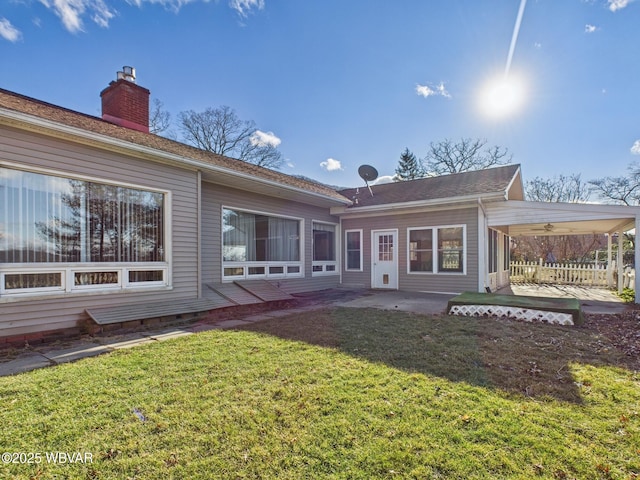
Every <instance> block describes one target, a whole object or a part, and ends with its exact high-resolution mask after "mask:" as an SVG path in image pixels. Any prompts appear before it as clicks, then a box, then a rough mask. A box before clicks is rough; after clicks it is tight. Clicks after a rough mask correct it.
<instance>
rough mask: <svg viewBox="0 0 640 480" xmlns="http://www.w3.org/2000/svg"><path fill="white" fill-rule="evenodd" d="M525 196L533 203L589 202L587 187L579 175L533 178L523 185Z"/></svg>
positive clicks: (589, 192)
mask: <svg viewBox="0 0 640 480" xmlns="http://www.w3.org/2000/svg"><path fill="white" fill-rule="evenodd" d="M525 194H526V196H527V199H528V200H531V201H534V202H569V203H580V202H586V201H587V200H589V196H590V194H591V191H590V189H589V185H588V184H587V183H585V182H583V181H582V179H581V178H580V174H572V175H569V176H566V175H559V176H556V177H553V178H541V177H535V178H534V179H533V180H529V181H528V182H526V183H525Z"/></svg>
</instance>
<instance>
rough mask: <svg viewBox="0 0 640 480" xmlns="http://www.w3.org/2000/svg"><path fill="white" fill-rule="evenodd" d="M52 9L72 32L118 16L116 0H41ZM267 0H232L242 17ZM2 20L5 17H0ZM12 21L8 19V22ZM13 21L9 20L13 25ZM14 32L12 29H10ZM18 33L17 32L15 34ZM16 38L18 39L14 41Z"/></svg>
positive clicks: (179, 3) (182, 0)
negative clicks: (89, 23) (86, 24)
mask: <svg viewBox="0 0 640 480" xmlns="http://www.w3.org/2000/svg"><path fill="white" fill-rule="evenodd" d="M125 1H126V3H128V4H129V5H133V6H136V7H138V8H141V7H143V6H144V5H145V4H151V5H160V6H162V7H164V8H166V9H167V10H170V11H172V12H175V13H178V12H179V11H180V9H181V8H182V7H184V6H185V5H188V4H191V3H198V2H201V3H209V2H210V1H215V0H125ZM39 2H40V3H41V4H42V5H44V6H45V7H46V8H48V9H49V10H51V11H53V12H54V13H55V14H56V15H57V16H58V17H59V18H60V20H61V21H62V24H63V25H64V28H66V29H67V30H68V31H69V32H71V33H77V32H81V31H83V28H84V20H85V19H86V18H87V17H88V18H90V19H91V20H92V21H93V22H94V23H96V24H97V25H99V26H100V27H103V28H107V27H108V26H109V22H110V21H111V20H112V19H113V18H114V17H115V16H116V15H117V13H118V12H117V10H116V9H115V7H113V6H112V5H113V4H114V3H116V2H115V0H39ZM264 6H265V0H229V8H232V9H233V10H235V11H236V12H238V14H239V15H240V16H242V17H246V16H247V15H248V14H250V13H251V11H253V10H262V9H264ZM0 20H2V19H0ZM7 22H8V21H7ZM10 25H11V24H10V23H9V26H10ZM7 28H8V27H7V25H6V24H5V23H4V22H3V23H2V24H0V35H2V36H3V37H5V38H7V35H8V34H7V33H6V29H7ZM9 32H11V30H9ZM18 33H19V32H18ZM14 35H15V34H14ZM11 41H14V40H11Z"/></svg>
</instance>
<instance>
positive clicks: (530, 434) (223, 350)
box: [0, 308, 640, 480]
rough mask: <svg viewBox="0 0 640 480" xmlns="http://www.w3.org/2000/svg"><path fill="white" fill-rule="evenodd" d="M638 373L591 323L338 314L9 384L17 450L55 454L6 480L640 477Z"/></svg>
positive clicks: (36, 374) (105, 359)
mask: <svg viewBox="0 0 640 480" xmlns="http://www.w3.org/2000/svg"><path fill="white" fill-rule="evenodd" d="M634 368H636V364H632V363H629V359H628V358H627V357H625V356H624V355H622V354H620V353H619V352H618V351H617V350H616V349H615V348H614V347H612V346H611V345H610V344H609V343H608V342H607V340H606V338H604V337H600V336H597V335H596V334H594V333H593V332H591V331H588V330H586V329H584V328H581V327H560V326H551V325H536V324H525V323H518V322H509V321H500V320H488V319H481V320H478V319H469V318H457V317H433V318H432V317H424V316H419V315H413V314H408V313H404V312H388V311H380V310H369V309H367V310H363V309H360V310H358V309H346V308H345V309H340V308H327V309H324V310H318V311H315V312H311V313H308V314H305V316H304V317H300V316H299V315H298V316H295V317H284V318H280V319H276V320H273V321H267V322H262V323H256V324H253V325H250V326H247V327H243V328H242V329H238V330H227V331H219V330H218V331H210V332H206V333H201V334H198V335H193V336H190V337H183V338H179V339H175V340H171V341H167V342H162V343H156V344H150V345H145V346H141V347H138V348H135V349H131V350H120V351H117V352H114V353H112V354H109V355H105V356H101V357H96V358H90V359H86V360H82V361H79V362H77V363H73V364H65V365H61V366H58V367H54V368H48V369H43V370H38V371H33V372H29V373H26V374H22V375H18V376H15V377H7V378H0V422H1V425H2V428H1V429H0V445H2V450H3V451H4V452H25V453H29V452H31V453H32V454H34V453H40V454H41V461H40V462H38V461H37V457H32V458H31V459H32V460H34V463H33V464H30V465H29V464H22V465H21V464H19V463H4V462H3V463H0V478H24V479H31V478H34V479H49V478H65V479H66V478H69V479H85V478H86V479H127V478H135V479H154V480H155V479H165V478H166V479H198V478H203V479H209V478H214V479H215V478H220V479H236V478H278V479H325V478H330V479H332V478H335V479H343V478H344V479H385V478H389V479H396V478H420V479H423V478H464V479H467V478H469V479H471V478H482V479H486V478H522V479H531V478H554V479H558V478H559V479H563V478H579V479H592V478H593V479H599V478H602V479H609V478H612V479H630V478H637V475H638V474H640V413H639V412H640V373H638V372H635V371H634ZM46 452H81V454H82V455H83V458H84V459H86V458H87V457H85V456H84V454H85V453H89V454H90V455H91V458H90V459H91V460H92V462H87V463H68V462H67V463H64V464H59V463H58V464H56V463H48V462H47V459H46V458H45V453H46ZM4 458H5V457H4V456H3V459H4ZM23 458H25V457H23ZM25 459H26V458H25ZM27 460H28V459H27ZM18 461H20V459H19V458H18Z"/></svg>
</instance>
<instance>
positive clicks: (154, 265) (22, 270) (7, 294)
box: [0, 160, 173, 302]
mask: <svg viewBox="0 0 640 480" xmlns="http://www.w3.org/2000/svg"><path fill="white" fill-rule="evenodd" d="M0 168H6V169H8V170H17V171H20V172H25V173H33V174H37V175H44V176H48V177H56V178H61V179H63V180H76V181H81V182H90V183H95V184H99V185H106V186H114V187H121V188H128V189H133V190H140V191H143V192H150V193H158V194H161V195H162V196H163V211H162V223H163V228H162V243H163V248H164V260H163V261H158V262H23V263H0V302H3V301H11V300H12V299H19V298H31V297H34V296H56V295H70V294H71V295H75V294H86V293H108V292H112V293H113V292H123V291H134V290H135V291H138V290H143V291H144V290H149V289H162V290H167V289H169V290H170V289H172V288H173V287H172V275H171V272H172V263H173V262H172V252H173V244H172V237H171V226H172V215H171V211H172V192H171V191H170V190H165V189H161V188H155V187H149V186H147V185H140V184H134V183H129V182H119V181H114V180H109V179H105V178H101V177H94V176H89V175H82V174H76V173H69V172H64V171H60V170H54V169H49V168H39V167H32V166H28V167H25V166H24V165H20V164H15V163H12V162H7V161H4V160H0ZM130 271H157V272H161V273H162V280H161V281H149V282H130V281H129V272H130ZM101 272H114V273H117V278H118V281H117V282H116V283H108V284H95V285H75V276H76V274H82V273H101ZM51 273H53V274H55V273H59V274H60V275H61V282H60V285H56V286H46V287H31V288H7V283H6V277H7V276H10V275H20V274H24V275H30V274H51Z"/></svg>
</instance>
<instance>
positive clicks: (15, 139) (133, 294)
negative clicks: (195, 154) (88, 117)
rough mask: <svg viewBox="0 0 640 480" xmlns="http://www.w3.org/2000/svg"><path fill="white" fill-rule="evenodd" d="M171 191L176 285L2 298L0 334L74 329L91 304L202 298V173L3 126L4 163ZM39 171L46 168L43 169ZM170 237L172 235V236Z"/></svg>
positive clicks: (0, 131) (1, 147) (0, 147)
mask: <svg viewBox="0 0 640 480" xmlns="http://www.w3.org/2000/svg"><path fill="white" fill-rule="evenodd" d="M1 162H10V163H11V164H13V165H5V166H8V167H10V168H11V167H12V166H15V165H20V167H21V168H24V169H26V170H29V169H30V167H31V171H36V172H41V173H49V174H60V175H62V176H65V175H66V176H69V177H79V178H89V179H96V180H98V181H104V182H113V183H125V184H133V185H136V186H140V187H147V188H149V189H158V190H163V191H168V192H170V198H169V201H170V205H171V209H170V212H167V213H168V215H167V216H166V220H167V221H170V222H171V223H170V225H169V229H168V231H169V237H170V241H171V251H170V252H168V254H167V259H168V260H170V262H171V263H170V269H171V272H170V278H171V279H172V288H171V289H170V290H167V289H162V290H159V291H158V290H156V291H150V290H149V291H145V292H140V291H134V290H131V291H127V292H108V293H107V292H95V293H93V292H91V293H84V292H83V293H73V294H63V295H61V296H58V295H48V296H39V297H31V298H28V297H24V298H15V297H14V298H12V299H9V298H6V299H0V336H9V335H19V334H24V333H32V332H38V331H47V330H55V329H60V328H70V327H74V326H75V325H76V323H77V322H78V321H79V320H83V319H85V318H87V317H86V314H85V313H84V310H85V309H86V308H88V307H91V306H93V307H105V306H110V305H124V304H127V303H138V302H152V301H160V300H162V301H166V300H171V299H188V298H196V297H197V294H198V292H197V271H198V265H197V254H196V252H197V247H198V245H197V214H198V204H197V193H198V190H197V172H195V171H190V170H188V169H181V168H177V167H173V166H169V165H164V164H160V163H155V162H151V161H146V160H141V159H136V158H133V157H126V156H123V155H120V154H116V153H113V152H109V151H104V150H100V149H98V148H91V147H85V146H80V145H77V144H74V143H72V142H68V141H64V140H56V139H53V138H50V137H45V136H40V135H37V134H31V133H26V132H22V131H17V130H13V129H8V128H4V127H0V163H1ZM40 169H45V172H42V170H40ZM167 240H169V239H167Z"/></svg>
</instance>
